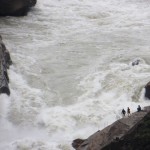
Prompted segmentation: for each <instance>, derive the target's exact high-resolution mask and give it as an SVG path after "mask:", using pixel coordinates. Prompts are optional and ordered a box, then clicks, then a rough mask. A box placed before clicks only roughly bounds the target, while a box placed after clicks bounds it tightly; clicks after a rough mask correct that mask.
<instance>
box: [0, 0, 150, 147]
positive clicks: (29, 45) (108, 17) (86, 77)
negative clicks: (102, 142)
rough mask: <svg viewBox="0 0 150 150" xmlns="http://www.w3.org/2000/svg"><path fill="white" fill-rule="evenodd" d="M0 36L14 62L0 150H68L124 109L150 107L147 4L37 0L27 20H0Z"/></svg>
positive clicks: (1, 106) (2, 99)
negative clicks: (148, 97)
mask: <svg viewBox="0 0 150 150" xmlns="http://www.w3.org/2000/svg"><path fill="white" fill-rule="evenodd" d="M0 34H1V35H2V36H3V41H4V43H5V44H6V47H7V48H8V49H9V51H10V54H11V58H12V60H13V65H12V66H11V67H10V69H9V71H8V74H9V78H10V84H9V86H10V90H11V95H10V97H8V96H6V95H5V94H2V95H0V149H1V150H72V149H73V148H72V147H71V143H72V140H73V139H76V138H83V139H84V138H87V137H88V136H90V135H91V134H92V133H94V132H96V131H97V130H101V129H102V128H104V127H106V126H107V125H109V124H110V123H112V122H113V121H115V120H117V119H119V118H121V117H122V116H121V110H122V109H123V108H124V109H126V108H127V107H130V109H131V112H135V111H136V108H137V106H138V105H139V104H140V105H141V106H142V107H144V106H147V105H149V104H150V102H149V101H148V100H146V99H145V98H144V92H145V90H144V86H145V84H146V83H147V82H149V81H150V59H149V56H150V1H147V0H121V1H120V0H39V1H38V3H37V5H36V6H35V8H33V9H32V10H31V11H30V12H29V14H28V16H25V17H2V18H0ZM137 59H138V60H140V63H139V65H136V66H132V62H133V61H135V60H137Z"/></svg>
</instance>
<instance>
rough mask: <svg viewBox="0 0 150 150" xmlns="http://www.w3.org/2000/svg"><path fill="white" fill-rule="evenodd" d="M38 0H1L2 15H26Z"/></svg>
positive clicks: (0, 9) (0, 12) (0, 14)
mask: <svg viewBox="0 0 150 150" xmlns="http://www.w3.org/2000/svg"><path fill="white" fill-rule="evenodd" d="M36 2H37V0H0V16H24V15H26V14H27V12H28V10H29V9H30V8H31V7H33V6H34V5H35V4H36Z"/></svg>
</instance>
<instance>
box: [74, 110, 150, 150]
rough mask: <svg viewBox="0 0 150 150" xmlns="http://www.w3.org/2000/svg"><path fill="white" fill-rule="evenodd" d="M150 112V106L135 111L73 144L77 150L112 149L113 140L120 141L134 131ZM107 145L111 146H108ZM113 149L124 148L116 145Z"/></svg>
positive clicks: (119, 149)
mask: <svg viewBox="0 0 150 150" xmlns="http://www.w3.org/2000/svg"><path fill="white" fill-rule="evenodd" d="M149 114H150V107H145V108H144V110H142V111H140V112H135V113H133V114H132V115H131V116H130V117H124V118H122V119H120V120H117V121H116V122H114V123H113V124H111V125H109V126H108V127H106V128H104V129H103V130H101V131H97V132H96V133H94V134H93V135H91V136H90V137H89V138H87V139H85V140H82V139H76V140H74V141H73V143H72V146H73V147H74V148H75V149H76V150H102V149H104V148H105V149H104V150H111V148H112V146H111V145H109V144H110V143H111V142H114V141H115V142H116V141H120V140H121V139H122V138H123V137H125V135H127V134H129V133H130V132H131V131H133V130H134V129H135V127H136V126H137V125H138V124H139V123H140V122H141V121H142V119H143V118H144V117H145V116H147V115H148V116H149ZM143 130H144V128H143ZM148 134H149V133H148ZM141 136H142V135H141ZM145 137H146V136H145ZM149 141H150V139H149ZM107 145H109V146H108V147H107ZM127 149H128V148H127ZM127 149H125V150H127ZM113 150H123V149H121V148H119V147H118V149H117V148H115V146H114V149H113ZM130 150H132V149H130ZM134 150H135V149H134Z"/></svg>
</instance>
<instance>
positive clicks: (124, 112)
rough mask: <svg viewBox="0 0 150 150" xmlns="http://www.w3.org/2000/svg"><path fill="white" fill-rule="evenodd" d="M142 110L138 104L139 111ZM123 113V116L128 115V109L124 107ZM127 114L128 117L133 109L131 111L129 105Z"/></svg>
mask: <svg viewBox="0 0 150 150" xmlns="http://www.w3.org/2000/svg"><path fill="white" fill-rule="evenodd" d="M140 111H141V106H140V105H138V108H137V112H140ZM122 114H123V116H125V115H126V111H125V110H124V109H122ZM127 114H128V117H129V116H130V115H131V111H130V108H129V107H128V108H127Z"/></svg>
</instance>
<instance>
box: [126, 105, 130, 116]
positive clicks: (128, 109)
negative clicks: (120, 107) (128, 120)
mask: <svg viewBox="0 0 150 150" xmlns="http://www.w3.org/2000/svg"><path fill="white" fill-rule="evenodd" d="M127 113H128V116H130V108H129V107H128V108H127Z"/></svg>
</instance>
